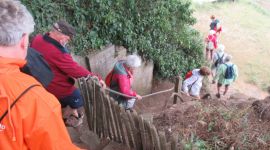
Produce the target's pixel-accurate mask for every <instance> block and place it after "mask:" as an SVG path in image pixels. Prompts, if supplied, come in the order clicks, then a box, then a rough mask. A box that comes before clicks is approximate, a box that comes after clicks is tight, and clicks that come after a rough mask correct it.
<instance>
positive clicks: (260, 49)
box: [193, 0, 270, 89]
mask: <svg viewBox="0 0 270 150" xmlns="http://www.w3.org/2000/svg"><path fill="white" fill-rule="evenodd" d="M269 4H270V2H269ZM193 8H194V10H195V12H194V16H195V17H196V18H197V24H196V25H195V26H194V28H196V29H198V30H199V31H200V32H201V33H202V35H203V36H206V35H207V33H208V31H209V23H210V18H209V17H210V15H212V14H215V15H216V16H217V17H218V18H219V19H220V20H221V22H222V25H223V29H224V30H223V33H222V34H221V36H220V39H219V41H220V43H222V44H224V45H225V47H226V49H225V52H226V53H229V54H231V55H232V56H233V62H234V63H235V64H236V65H237V66H238V68H239V80H241V81H243V82H246V83H251V84H254V85H256V86H258V87H260V88H261V89H265V88H266V87H268V86H269V84H270V82H269V81H270V80H269V76H270V69H268V68H270V61H269V58H270V42H269V39H270V30H269V28H270V11H269V10H266V9H265V8H263V7H261V5H260V4H258V3H257V1H251V0H239V1H236V2H234V3H233V2H216V3H204V4H201V5H200V4H194V5H193Z"/></svg>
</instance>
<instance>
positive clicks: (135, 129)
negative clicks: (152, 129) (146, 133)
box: [127, 111, 142, 150]
mask: <svg viewBox="0 0 270 150" xmlns="http://www.w3.org/2000/svg"><path fill="white" fill-rule="evenodd" d="M127 114H128V118H129V121H130V125H131V128H132V135H133V138H134V142H135V144H136V149H137V150H141V149H142V148H141V137H140V131H139V127H138V125H136V123H137V124H138V121H137V120H136V119H135V118H136V115H135V114H133V113H131V112H129V111H128V112H127ZM135 120H136V121H135Z"/></svg>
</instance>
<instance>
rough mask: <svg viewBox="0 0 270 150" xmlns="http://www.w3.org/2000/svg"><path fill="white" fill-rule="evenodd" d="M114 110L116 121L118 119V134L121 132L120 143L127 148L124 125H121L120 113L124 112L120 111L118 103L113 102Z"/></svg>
mask: <svg viewBox="0 0 270 150" xmlns="http://www.w3.org/2000/svg"><path fill="white" fill-rule="evenodd" d="M115 105H116V106H115V108H116V115H117V119H118V122H119V129H120V132H121V138H120V139H121V142H122V143H124V144H125V145H127V146H128V147H129V148H130V146H129V144H128V142H127V138H126V135H125V129H124V127H125V125H124V124H123V122H122V111H124V110H123V109H121V107H120V106H119V105H118V103H117V102H116V101H115Z"/></svg>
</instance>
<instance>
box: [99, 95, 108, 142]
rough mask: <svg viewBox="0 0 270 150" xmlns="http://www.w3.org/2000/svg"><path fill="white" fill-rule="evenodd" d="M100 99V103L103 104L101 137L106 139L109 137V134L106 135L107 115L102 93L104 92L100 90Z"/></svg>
mask: <svg viewBox="0 0 270 150" xmlns="http://www.w3.org/2000/svg"><path fill="white" fill-rule="evenodd" d="M100 97H101V101H102V103H103V111H102V113H103V127H104V128H103V129H104V130H103V132H104V133H103V134H104V135H103V137H106V138H107V137H108V136H109V133H108V121H107V120H108V113H107V111H106V110H108V107H107V102H106V101H107V100H106V99H105V93H104V90H102V91H101V95H100Z"/></svg>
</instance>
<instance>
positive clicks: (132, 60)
mask: <svg viewBox="0 0 270 150" xmlns="http://www.w3.org/2000/svg"><path fill="white" fill-rule="evenodd" d="M141 64H142V60H141V58H140V57H139V56H138V55H135V54H133V55H128V56H127V61H126V65H127V66H128V67H133V68H137V67H140V66H141Z"/></svg>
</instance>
